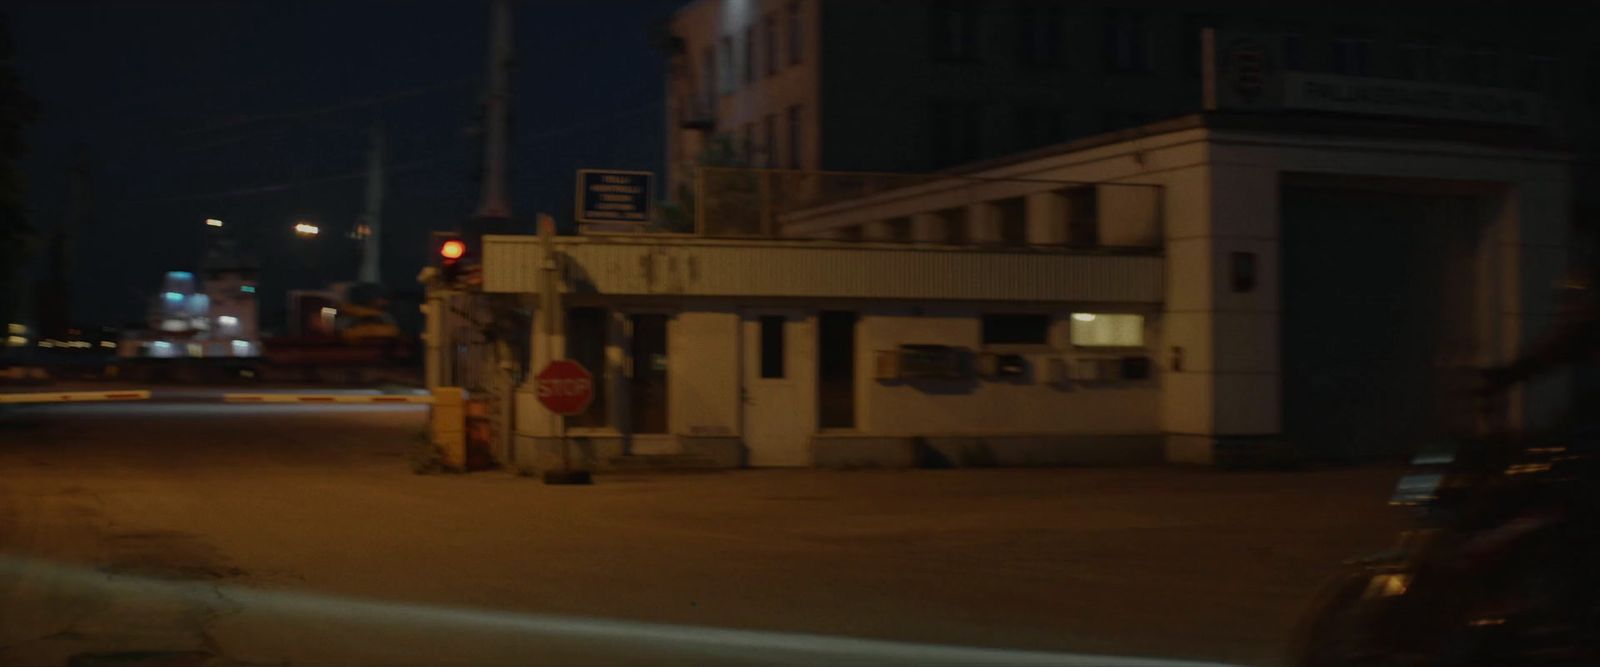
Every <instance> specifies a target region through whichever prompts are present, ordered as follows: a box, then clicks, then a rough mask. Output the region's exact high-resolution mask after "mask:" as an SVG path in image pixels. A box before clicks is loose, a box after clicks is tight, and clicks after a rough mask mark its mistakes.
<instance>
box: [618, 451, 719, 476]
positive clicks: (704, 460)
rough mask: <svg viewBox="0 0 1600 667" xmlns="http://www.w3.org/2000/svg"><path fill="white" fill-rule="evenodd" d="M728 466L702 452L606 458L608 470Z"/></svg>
mask: <svg viewBox="0 0 1600 667" xmlns="http://www.w3.org/2000/svg"><path fill="white" fill-rule="evenodd" d="M726 467H727V466H725V465H721V464H719V463H717V460H716V459H714V458H711V457H709V456H702V455H700V454H633V455H624V456H613V457H611V458H608V459H606V468H605V469H606V470H610V471H614V472H646V471H671V470H721V469H723V468H726Z"/></svg>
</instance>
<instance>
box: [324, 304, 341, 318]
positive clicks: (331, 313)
mask: <svg viewBox="0 0 1600 667" xmlns="http://www.w3.org/2000/svg"><path fill="white" fill-rule="evenodd" d="M338 314H339V309H337V308H329V307H327V306H323V307H322V316H323V317H336V316H338Z"/></svg>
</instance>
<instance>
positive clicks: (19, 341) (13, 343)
mask: <svg viewBox="0 0 1600 667" xmlns="http://www.w3.org/2000/svg"><path fill="white" fill-rule="evenodd" d="M27 344H28V339H27V338H24V337H22V336H17V335H14V334H13V335H10V336H6V347H22V346H24V345H27Z"/></svg>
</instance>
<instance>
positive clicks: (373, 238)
mask: <svg viewBox="0 0 1600 667" xmlns="http://www.w3.org/2000/svg"><path fill="white" fill-rule="evenodd" d="M383 161H384V142H383V128H382V127H379V126H376V125H374V126H373V127H372V133H371V139H370V143H369V145H368V148H367V201H366V207H365V209H364V210H363V211H362V213H361V222H360V223H359V224H358V225H357V227H356V231H357V234H358V235H359V238H360V239H361V270H360V272H359V273H358V274H357V275H356V280H358V281H360V282H363V283H371V284H379V283H381V282H383V276H382V272H381V271H380V270H379V268H380V264H379V253H380V252H381V250H380V247H381V246H382V242H381V239H382V238H383V236H382V226H383Z"/></svg>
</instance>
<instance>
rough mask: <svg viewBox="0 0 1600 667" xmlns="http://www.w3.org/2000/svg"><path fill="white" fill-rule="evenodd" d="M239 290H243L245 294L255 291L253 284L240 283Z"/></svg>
mask: <svg viewBox="0 0 1600 667" xmlns="http://www.w3.org/2000/svg"><path fill="white" fill-rule="evenodd" d="M239 291H240V292H244V293H245V294H255V293H256V286H255V285H240V286H239Z"/></svg>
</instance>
